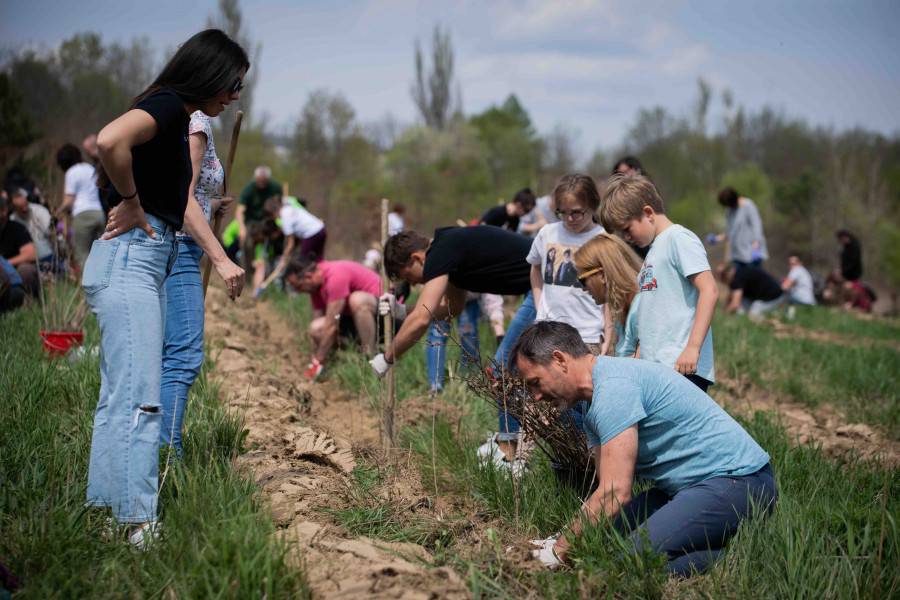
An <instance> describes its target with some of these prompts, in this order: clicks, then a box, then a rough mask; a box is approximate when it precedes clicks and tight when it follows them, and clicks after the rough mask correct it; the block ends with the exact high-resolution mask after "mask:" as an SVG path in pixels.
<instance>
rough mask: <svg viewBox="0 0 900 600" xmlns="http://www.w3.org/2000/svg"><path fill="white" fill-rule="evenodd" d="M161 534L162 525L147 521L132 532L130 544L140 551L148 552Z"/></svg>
mask: <svg viewBox="0 0 900 600" xmlns="http://www.w3.org/2000/svg"><path fill="white" fill-rule="evenodd" d="M161 532H162V523H160V522H159V521H147V522H146V523H142V524H141V525H139V526H137V527H135V528H134V529H132V530H131V532H130V533H129V534H128V543H129V544H131V545H132V546H134V547H135V548H137V549H138V550H146V549H147V547H148V546H149V545H150V544H152V543H153V542H154V541H155V540H158V539H159V535H160V533H161Z"/></svg>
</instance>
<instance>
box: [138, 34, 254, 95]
mask: <svg viewBox="0 0 900 600" xmlns="http://www.w3.org/2000/svg"><path fill="white" fill-rule="evenodd" d="M249 68H250V59H249V58H247V53H246V52H245V51H244V49H243V48H241V45H240V44H238V43H237V42H235V41H234V40H232V39H231V38H230V37H228V35H227V34H226V33H225V32H224V31H222V30H221V29H206V30H204V31H201V32H200V33H196V34H194V35H193V36H191V38H190V39H189V40H188V41H186V42H185V43H184V44H182V45H181V47H180V48H178V51H177V52H175V55H174V56H173V57H172V58H171V59H169V62H168V63H167V64H166V66H165V67H163V70H162V72H161V73H160V74H159V76H157V78H156V79H155V80H154V81H153V83H151V84H150V87H148V88H147V89H146V90H144V91H143V92H141V93H140V94H138V95H137V97H136V98H135V99H134V101H133V102H132V104H131V107H132V108H134V106H135V105H136V104H137V103H138V102H140V101H141V100H143V99H144V98H146V97H147V96H149V95H150V94H152V93H153V92H155V91H157V90H158V89H160V88H164V87H165V88H169V89H170V90H172V91H173V92H175V93H176V94H178V97H179V98H181V99H182V100H183V101H185V102H187V103H189V104H199V103H201V102H204V101H206V100H209V99H210V98H213V97H214V96H216V95H218V94H221V93H222V92H224V91H225V90H229V89H231V87H232V86H233V85H234V84H235V83H236V82H237V80H238V76H239V75H240V74H241V69H244V70H246V69H249Z"/></svg>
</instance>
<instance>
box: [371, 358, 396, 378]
mask: <svg viewBox="0 0 900 600" xmlns="http://www.w3.org/2000/svg"><path fill="white" fill-rule="evenodd" d="M369 364H370V365H371V366H372V370H373V371H375V374H376V375H378V378H379V379H381V378H382V377H384V374H385V373H387V372H388V369H390V368H391V367H392V366H394V365H393V363H389V362H388V361H386V360H385V359H384V352H382V353H381V354H379V355H378V356H376V357H375V358H373V359H372V360H370V361H369Z"/></svg>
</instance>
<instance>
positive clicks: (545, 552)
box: [531, 535, 563, 569]
mask: <svg viewBox="0 0 900 600" xmlns="http://www.w3.org/2000/svg"><path fill="white" fill-rule="evenodd" d="M558 537H559V535H554V536H550V537H548V538H547V539H546V540H531V544H532V545H534V546H537V547H538V549H537V550H532V551H531V556H533V557H534V558H536V559H538V560H539V561H541V564H542V565H544V566H545V567H547V568H548V569H556V568H557V567H559V566H561V565H562V564H563V562H562V561H561V560H560V559H559V557H558V556H556V552H555V551H554V547H555V546H556V540H557V538H558Z"/></svg>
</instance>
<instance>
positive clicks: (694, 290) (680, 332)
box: [600, 175, 719, 392]
mask: <svg viewBox="0 0 900 600" xmlns="http://www.w3.org/2000/svg"><path fill="white" fill-rule="evenodd" d="M600 220H601V222H602V223H603V225H604V227H606V228H607V229H608V230H610V231H615V232H618V233H620V234H621V235H622V237H624V238H625V241H627V242H629V243H632V244H635V245H637V246H638V247H640V248H645V247H647V246H650V250H649V252H648V253H647V256H646V258H645V259H644V264H643V265H642V267H641V272H640V274H639V275H638V295H637V297H636V298H637V299H639V300H640V302H638V303H637V304H636V305H634V306H632V309H631V310H632V311H636V313H635V320H634V329H635V332H636V335H637V340H636V342H637V344H638V345H639V347H640V357H641V358H642V359H646V360H652V361H654V362H659V363H663V364H666V365H669V366H672V367H673V368H675V370H676V371H678V372H679V373H681V374H682V375H684V376H685V377H687V378H688V379H690V380H691V381H692V382H693V383H694V384H696V385H697V387H699V388H700V389H702V390H703V391H704V392H705V391H706V390H707V389H708V388H709V386H710V385H711V384H712V383H714V382H715V368H714V365H713V340H712V331H711V329H710V324H711V323H712V317H713V313H714V312H715V309H716V301H717V300H718V296H719V292H718V288H717V287H716V280H715V277H713V274H712V271H711V270H710V267H709V259H708V258H707V256H706V249H705V248H704V247H703V242H701V241H700V238H698V237H697V236H696V235H695V234H694V233H693V232H692V231H690V230H688V229H686V228H684V227H682V226H681V225H676V224H674V223H672V221H670V220H669V218H668V217H667V216H666V215H665V207H664V205H663V200H662V197H661V196H660V195H659V192H658V191H657V189H656V186H654V185H653V183H652V182H651V181H650V180H649V179H648V178H646V177H644V176H642V175H613V176H612V177H610V178H609V180H608V181H607V184H606V188H605V190H604V194H603V208H602V210H601V213H600Z"/></svg>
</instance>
